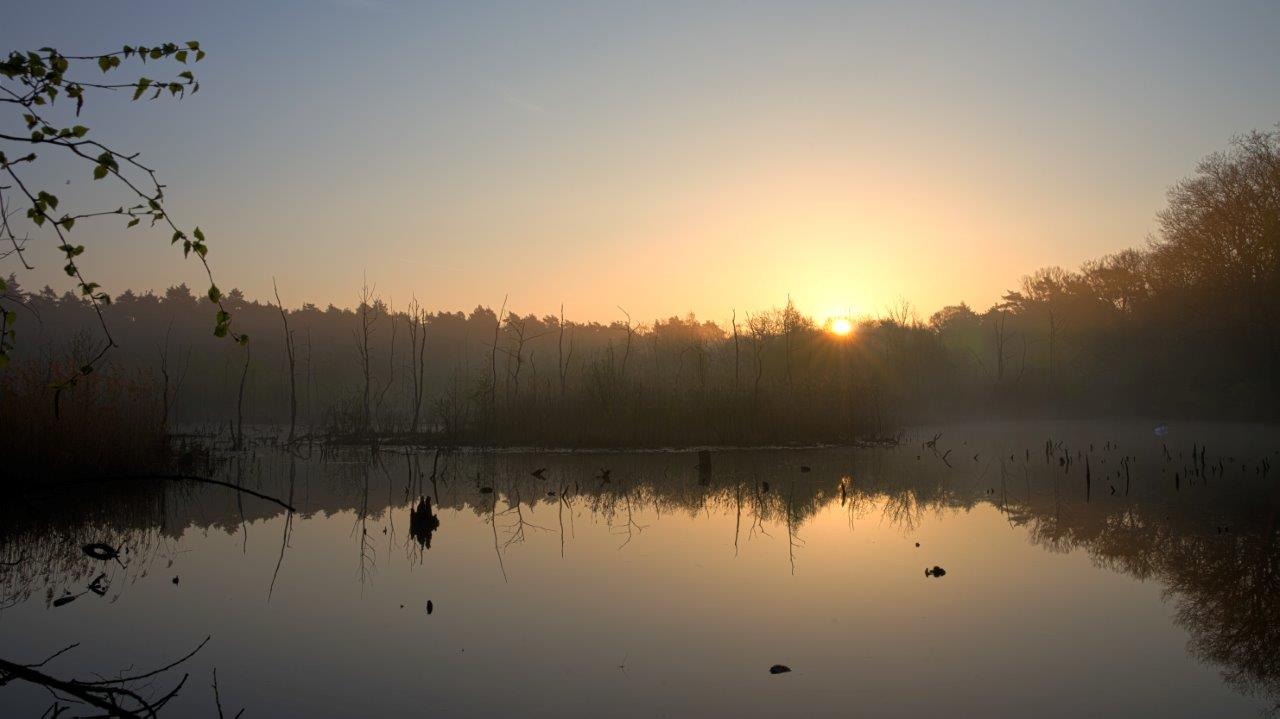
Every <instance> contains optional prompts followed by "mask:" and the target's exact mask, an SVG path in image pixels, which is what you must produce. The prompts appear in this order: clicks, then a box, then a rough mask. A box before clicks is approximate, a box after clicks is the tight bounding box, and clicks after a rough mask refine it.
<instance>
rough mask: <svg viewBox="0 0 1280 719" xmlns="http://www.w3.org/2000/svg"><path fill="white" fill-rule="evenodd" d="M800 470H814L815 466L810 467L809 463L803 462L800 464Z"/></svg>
mask: <svg viewBox="0 0 1280 719" xmlns="http://www.w3.org/2000/svg"><path fill="white" fill-rule="evenodd" d="M800 471H801V472H812V471H813V468H812V467H810V466H809V465H807V464H802V465H800Z"/></svg>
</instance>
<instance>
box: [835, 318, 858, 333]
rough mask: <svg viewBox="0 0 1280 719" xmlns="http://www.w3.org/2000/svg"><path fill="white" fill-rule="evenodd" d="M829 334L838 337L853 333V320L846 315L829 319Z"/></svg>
mask: <svg viewBox="0 0 1280 719" xmlns="http://www.w3.org/2000/svg"><path fill="white" fill-rule="evenodd" d="M831 334H833V335H836V336H838V337H848V336H849V335H851V334H853V321H852V320H850V319H849V318H848V317H836V318H835V319H833V320H831Z"/></svg>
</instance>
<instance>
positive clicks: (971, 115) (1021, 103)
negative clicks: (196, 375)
mask: <svg viewBox="0 0 1280 719" xmlns="http://www.w3.org/2000/svg"><path fill="white" fill-rule="evenodd" d="M3 17H4V21H3V23H0V48H3V49H4V50H6V51H7V50H9V49H23V50H25V49H36V48H38V47H40V46H42V45H53V46H56V47H58V48H59V49H61V50H62V51H63V52H65V53H68V54H73V53H92V52H98V51H105V50H111V49H115V48H118V47H119V46H120V45H122V44H125V43H132V44H147V43H151V44H154V43H157V42H162V41H166V40H175V41H183V40H188V39H198V40H200V41H201V44H202V46H203V47H204V48H205V49H206V50H207V51H208V53H209V56H208V58H207V59H206V60H205V61H204V62H202V63H200V65H199V66H197V67H196V68H195V70H196V71H197V75H198V77H199V78H200V80H201V84H202V88H201V91H200V93H199V94H197V95H195V96H194V97H192V98H189V99H187V100H185V101H182V102H156V103H146V104H144V103H141V102H140V103H136V104H131V103H130V102H129V101H128V96H127V94H121V95H119V96H114V97H105V98H99V99H97V100H92V101H91V102H90V104H89V106H88V107H87V108H86V112H87V114H86V117H85V119H84V120H82V121H83V122H84V124H87V125H89V126H91V127H92V128H93V131H94V135H95V137H97V138H98V139H102V140H108V141H112V142H114V144H115V145H116V146H117V147H119V148H121V149H127V150H141V151H142V152H143V158H144V159H145V160H148V161H149V162H150V163H151V164H153V165H155V166H157V167H158V168H159V169H160V171H161V177H162V179H163V181H165V182H166V183H167V184H168V185H169V188H170V189H169V194H170V206H171V210H172V212H173V214H174V215H175V216H176V217H177V218H179V219H180V220H181V221H182V222H183V223H184V224H186V225H188V226H193V225H200V226H201V227H202V228H203V229H204V230H205V231H206V233H207V235H208V236H209V241H210V246H211V253H210V256H209V257H210V260H211V262H212V263H213V265H214V268H215V272H216V274H217V277H218V281H219V283H220V284H221V285H222V287H223V288H224V289H228V288H230V287H240V288H243V289H244V290H245V291H246V292H247V293H248V295H249V296H250V297H254V298H260V299H264V300H265V299H267V298H268V297H269V296H270V292H271V281H272V276H275V277H276V278H277V279H278V280H279V282H280V286H281V291H282V293H283V294H284V296H285V301H286V303H287V304H293V305H297V304H300V303H301V302H303V301H312V302H316V303H319V304H321V305H324V304H326V303H330V302H332V303H335V304H339V305H348V306H349V305H352V304H354V302H355V296H356V292H357V290H358V287H359V285H360V283H361V277H362V275H363V274H365V273H367V276H368V278H369V280H370V281H371V282H373V283H376V286H377V289H378V291H379V293H380V294H382V295H383V296H384V297H388V298H392V299H394V301H395V303H396V304H397V305H398V306H399V305H403V304H404V303H406V302H407V301H408V300H409V298H410V296H411V295H413V294H416V296H417V298H418V299H419V300H420V301H421V302H422V303H423V304H424V305H426V306H428V307H431V308H439V309H466V310H469V309H471V308H473V307H475V306H476V305H477V304H488V305H492V306H494V307H496V306H497V305H498V304H499V303H501V302H502V299H503V296H504V295H507V294H509V295H510V298H511V299H510V305H511V306H512V307H513V308H515V309H517V310H519V311H522V312H534V313H538V314H544V313H549V312H552V311H555V310H556V309H557V308H558V307H559V305H560V303H561V301H563V302H565V304H566V306H567V309H568V312H569V314H570V316H571V317H572V318H575V319H596V320H610V319H614V318H616V317H618V316H619V315H620V312H619V311H618V309H617V305H622V306H623V307H625V308H626V309H627V310H629V311H630V312H631V314H632V315H633V316H634V317H636V318H637V319H641V318H643V319H645V320H650V319H652V318H654V317H659V316H667V315H671V314H683V313H685V312H687V311H689V310H693V311H695V312H697V313H698V315H699V316H705V317H708V318H711V319H723V318H726V317H727V316H728V314H729V311H730V309H731V308H735V307H736V308H738V309H739V310H740V311H741V310H744V309H760V308H763V307H767V306H770V305H776V304H781V303H782V302H784V301H785V298H786V295H787V294H788V293H790V294H791V295H792V297H793V298H794V299H795V301H796V302H797V304H798V305H799V306H800V308H801V309H802V310H804V311H807V312H810V313H813V314H815V315H817V316H819V317H820V318H821V317H827V316H831V315H839V314H845V313H849V314H854V315H861V314H873V313H878V312H881V311H883V309H884V308H885V306H886V305H888V304H890V303H893V302H894V301H895V300H896V299H897V298H898V297H905V298H908V299H910V300H911V301H912V302H913V303H914V304H915V305H916V306H917V307H918V308H919V309H920V311H921V313H922V314H923V315H925V316H927V315H928V313H930V312H932V311H933V310H935V309H937V308H938V307H940V306H942V305H943V304H948V303H953V302H957V301H960V300H965V301H968V302H970V303H971V304H974V305H976V306H978V307H979V308H985V307H986V306H987V305H988V304H990V303H991V302H992V301H994V300H995V299H996V298H997V297H998V296H999V295H1000V293H1001V292H1002V291H1004V290H1005V289H1008V288H1010V287H1013V286H1015V285H1016V284H1017V282H1018V280H1019V278H1020V277H1021V276H1022V275H1023V274H1026V273H1028V272H1030V271H1032V270H1034V269H1036V268H1037V267H1040V266H1044V265H1053V264H1059V265H1064V266H1075V265H1078V264H1079V263H1080V262H1081V261H1083V260H1086V259H1089V258H1091V257H1095V256H1098V255H1101V254H1105V253H1107V252H1112V251H1116V250H1119V249H1122V248H1124V247H1127V246H1131V245H1137V244H1141V243H1142V242H1143V241H1144V239H1145V238H1146V236H1147V235H1148V234H1149V233H1151V232H1152V231H1153V230H1154V229H1155V227H1156V222H1155V214H1156V212H1157V211H1158V210H1159V209H1160V208H1161V207H1162V206H1163V203H1164V195H1165V191H1166V189H1167V188H1168V186H1169V185H1171V184H1172V183H1174V182H1175V181H1176V180H1178V179H1179V178H1181V177H1183V176H1186V175H1188V174H1189V173H1190V172H1191V171H1192V170H1193V169H1194V166H1195V163H1196V161H1197V159H1198V158H1200V157H1201V156H1203V155H1205V154H1207V153H1209V152H1212V151H1215V150H1219V149H1223V148H1225V147H1226V146H1227V144H1228V141H1229V140H1230V138H1231V136H1232V135H1233V134H1236V133H1240V132H1245V131H1248V130H1251V129H1255V128H1267V127H1270V126H1273V125H1274V124H1275V123H1276V122H1277V121H1280V72H1277V68H1280V42H1276V37H1277V30H1280V4H1278V3H1276V2H1273V1H1264V2H1254V3H1234V2H1222V3H1194V4H1193V3H1172V2H1151V3H1147V2H1119V3H1118V2H1100V3H1070V4H1066V3H1064V4H1062V5H1061V6H1059V7H1054V8H1051V7H1048V6H1047V5H1041V4H1040V3H1027V2H1010V3H936V4H935V3H923V2H920V3H883V4H881V3H853V2H844V3H794V2H788V3H773V4H770V3H750V2H723V3H688V4H685V3H680V4H676V3H670V4H669V3H625V4H624V3H610V2H583V3H545V2H540V3H534V2H520V3H512V4H509V5H494V4H489V3H478V2H477V3H472V2H466V3H453V4H437V3H416V2H396V1H392V0H385V1H382V0H345V1H328V2H324V1H320V0H316V1H313V2H252V3H250V2H241V3H234V2H225V3H224V2H218V3H212V2H209V3H199V4H195V3H191V4H186V3H176V2H174V3H169V2H164V3H142V2H131V3H129V4H128V12H127V13H125V12H121V11H119V10H118V9H117V8H115V7H114V5H113V4H111V3H71V4H68V3H57V4H50V3H44V4H40V3H22V4H20V5H18V6H15V7H12V8H7V9H6V10H5V11H4V13H3ZM95 72H96V71H95ZM146 73H147V74H148V75H151V76H153V77H155V76H159V74H158V73H157V72H156V71H155V70H154V69H153V68H151V67H148V68H146ZM55 169H56V167H55ZM63 169H65V168H63ZM89 175H90V168H88V167H87V166H86V167H83V168H77V169H76V170H75V171H74V173H73V174H71V175H70V177H72V179H73V182H72V184H71V185H70V186H63V185H62V182H63V181H64V179H65V177H66V176H67V175H65V174H64V175H58V176H56V177H57V179H56V180H55V179H54V178H55V175H53V174H49V175H46V178H45V179H46V181H47V182H48V183H49V184H48V185H47V186H48V187H49V188H50V189H52V190H53V191H55V192H58V193H59V194H60V195H63V196H64V197H66V198H69V199H79V198H83V199H85V200H87V201H92V202H93V203H94V204H96V205H106V206H115V205H116V204H119V202H121V201H123V198H122V196H115V195H112V196H108V197H104V196H101V195H98V194H95V193H96V192H97V191H98V189H99V188H92V187H90V185H91V184H92V183H90V181H89ZM54 183H56V186H55V184H54ZM123 224H124V223H123V222H114V221H112V222H108V223H102V224H99V225H96V226H94V229H93V230H88V229H86V230H85V231H84V232H83V234H82V236H81V241H82V242H84V243H85V244H86V245H88V248H89V249H88V252H87V253H86V255H85V256H84V260H85V261H84V263H83V264H84V266H85V267H86V269H87V270H88V274H89V276H90V278H91V279H95V280H96V281H99V282H101V283H102V284H103V286H104V288H105V289H107V290H108V291H110V292H112V293H118V292H120V291H123V290H124V289H125V288H129V287H131V288H135V289H137V288H144V289H145V288H155V289H163V288H164V287H166V286H168V285H171V284H176V283H178V282H180V281H186V282H188V283H189V284H191V285H192V286H193V287H194V288H196V289H197V291H202V290H203V288H204V286H205V284H206V283H205V282H203V281H202V279H201V275H200V273H199V272H198V269H197V267H196V265H194V264H193V263H190V262H183V261H182V259H181V253H180V252H177V251H175V250H173V249H171V248H169V247H168V243H167V237H166V236H165V235H163V234H161V233H159V232H158V231H157V232H144V231H141V230H138V229H135V230H131V231H129V232H125V231H124V230H123ZM78 232H79V230H78ZM37 236H38V237H40V238H41V239H40V244H39V246H38V247H37V248H36V249H35V250H34V251H33V254H32V257H33V258H34V259H35V260H36V263H37V264H38V269H37V271H36V272H34V273H32V274H31V275H29V276H27V277H26V278H24V284H25V285H26V286H27V287H28V288H33V287H35V286H39V285H42V284H44V283H46V282H47V283H49V284H52V285H53V286H54V288H55V289H57V290H59V291H62V290H64V289H70V287H71V286H70V284H69V283H68V282H67V278H66V277H65V276H63V275H62V273H61V270H60V268H61V263H60V262H59V261H58V257H57V252H56V251H55V250H54V249H53V246H54V244H55V243H54V242H53V241H52V239H51V238H50V237H49V236H47V235H37ZM15 269H16V266H12V265H4V266H0V271H4V272H5V273H7V272H9V271H12V270H15Z"/></svg>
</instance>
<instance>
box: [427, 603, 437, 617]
mask: <svg viewBox="0 0 1280 719" xmlns="http://www.w3.org/2000/svg"><path fill="white" fill-rule="evenodd" d="M435 610H436V605H434V604H432V603H431V600H430V599H428V600H427V614H430V613H432V612H434V611H435Z"/></svg>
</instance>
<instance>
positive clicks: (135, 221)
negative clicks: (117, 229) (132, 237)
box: [125, 217, 141, 227]
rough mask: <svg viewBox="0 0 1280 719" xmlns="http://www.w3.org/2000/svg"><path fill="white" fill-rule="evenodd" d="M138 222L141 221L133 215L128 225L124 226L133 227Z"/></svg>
mask: <svg viewBox="0 0 1280 719" xmlns="http://www.w3.org/2000/svg"><path fill="white" fill-rule="evenodd" d="M139 222H141V220H140V219H138V218H137V217H135V218H133V219H132V220H129V224H128V225H125V226H126V227H133V226H134V225H136V224H138V223H139Z"/></svg>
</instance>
